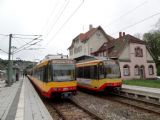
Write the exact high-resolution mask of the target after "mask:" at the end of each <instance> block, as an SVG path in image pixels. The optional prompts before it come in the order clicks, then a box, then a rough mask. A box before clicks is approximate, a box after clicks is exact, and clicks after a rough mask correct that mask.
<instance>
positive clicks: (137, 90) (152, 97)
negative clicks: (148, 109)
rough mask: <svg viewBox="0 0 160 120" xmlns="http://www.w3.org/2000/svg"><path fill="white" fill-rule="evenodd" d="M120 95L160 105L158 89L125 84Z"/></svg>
mask: <svg viewBox="0 0 160 120" xmlns="http://www.w3.org/2000/svg"><path fill="white" fill-rule="evenodd" d="M119 94H121V95H125V96H128V97H135V98H136V99H141V100H144V101H150V102H156V103H158V104H160V89H158V88H150V87H141V86H133V85H124V84H123V85H122V89H121V91H120V93H119Z"/></svg>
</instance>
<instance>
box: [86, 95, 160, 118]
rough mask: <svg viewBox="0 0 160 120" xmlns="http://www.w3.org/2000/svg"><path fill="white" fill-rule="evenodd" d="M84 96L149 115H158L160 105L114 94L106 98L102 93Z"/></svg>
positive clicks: (159, 113)
mask: <svg viewBox="0 0 160 120" xmlns="http://www.w3.org/2000/svg"><path fill="white" fill-rule="evenodd" d="M86 94H89V95H93V96H96V97H98V98H101V99H106V100H109V101H113V102H118V103H120V104H124V105H126V106H131V107H134V108H136V109H141V110H144V111H146V112H149V113H154V114H157V115H160V105H159V104H157V103H151V102H147V101H142V100H139V99H135V98H128V97H125V96H121V95H118V94H114V93H112V94H111V95H107V96H106V95H105V94H102V93H101V94H92V93H86Z"/></svg>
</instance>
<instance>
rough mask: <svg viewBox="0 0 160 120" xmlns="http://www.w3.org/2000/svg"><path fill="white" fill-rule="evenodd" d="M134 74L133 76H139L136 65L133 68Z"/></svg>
mask: <svg viewBox="0 0 160 120" xmlns="http://www.w3.org/2000/svg"><path fill="white" fill-rule="evenodd" d="M134 74H135V75H139V66H138V65H136V66H135V67H134Z"/></svg>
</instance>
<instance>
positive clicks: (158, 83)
mask: <svg viewBox="0 0 160 120" xmlns="http://www.w3.org/2000/svg"><path fill="white" fill-rule="evenodd" d="M123 84H127V85H136V86H144V87H152V88H160V80H123Z"/></svg>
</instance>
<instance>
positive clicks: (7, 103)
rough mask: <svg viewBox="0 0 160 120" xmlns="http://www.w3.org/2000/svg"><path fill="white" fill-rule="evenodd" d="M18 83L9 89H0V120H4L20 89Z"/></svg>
mask: <svg viewBox="0 0 160 120" xmlns="http://www.w3.org/2000/svg"><path fill="white" fill-rule="evenodd" d="M20 83H21V82H20V81H18V82H16V83H14V84H13V85H12V86H11V87H4V86H3V87H1V88H0V119H1V120H6V117H7V115H8V112H9V110H10V107H11V105H12V103H13V100H14V98H15V96H16V93H17V91H18V89H19V87H21V85H20Z"/></svg>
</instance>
